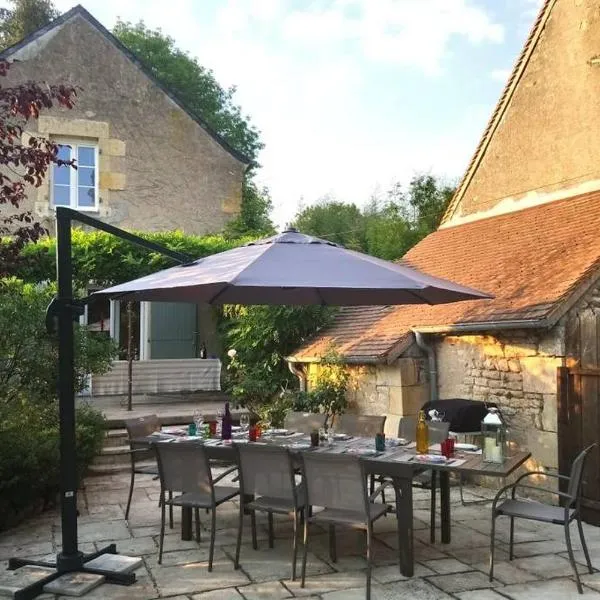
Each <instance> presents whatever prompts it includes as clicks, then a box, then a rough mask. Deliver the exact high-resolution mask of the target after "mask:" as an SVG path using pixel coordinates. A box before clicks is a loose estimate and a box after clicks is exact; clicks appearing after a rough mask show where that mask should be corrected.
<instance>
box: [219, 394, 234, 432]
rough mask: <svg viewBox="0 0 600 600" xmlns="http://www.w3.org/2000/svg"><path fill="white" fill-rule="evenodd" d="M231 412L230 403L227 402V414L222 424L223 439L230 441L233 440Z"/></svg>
mask: <svg viewBox="0 0 600 600" xmlns="http://www.w3.org/2000/svg"><path fill="white" fill-rule="evenodd" d="M231 425H232V418H231V410H230V409H229V402H225V414H224V415H223V420H222V422H221V439H224V440H230V439H231Z"/></svg>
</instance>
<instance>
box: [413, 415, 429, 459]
mask: <svg viewBox="0 0 600 600" xmlns="http://www.w3.org/2000/svg"><path fill="white" fill-rule="evenodd" d="M416 438H417V454H427V452H428V451H429V427H428V426H427V422H426V421H425V411H424V410H420V411H419V420H418V422H417V435H416Z"/></svg>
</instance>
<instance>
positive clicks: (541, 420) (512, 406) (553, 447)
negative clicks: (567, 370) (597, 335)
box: [436, 326, 564, 468]
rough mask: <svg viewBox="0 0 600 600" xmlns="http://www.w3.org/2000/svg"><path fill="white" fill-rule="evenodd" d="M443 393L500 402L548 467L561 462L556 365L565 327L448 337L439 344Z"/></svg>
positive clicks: (515, 433)
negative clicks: (559, 457)
mask: <svg viewBox="0 0 600 600" xmlns="http://www.w3.org/2000/svg"><path fill="white" fill-rule="evenodd" d="M436 352H437V356H438V370H439V380H438V384H439V396H440V398H470V399H473V400H485V401H489V402H495V403H496V404H497V405H498V406H499V407H500V408H501V410H502V413H503V415H505V417H506V419H507V421H508V424H509V427H510V430H511V432H510V437H511V439H512V440H513V441H515V442H516V443H517V444H518V445H520V446H523V447H526V448H528V449H529V450H530V451H531V452H532V454H533V456H534V457H535V458H536V460H537V461H538V462H539V463H540V465H543V466H544V467H553V468H555V467H557V466H558V454H557V450H558V440H557V429H558V426H557V416H556V410H557V396H556V392H557V389H556V369H557V367H559V366H561V365H562V363H563V357H564V331H563V329H562V327H560V326H558V327H555V328H554V329H553V330H551V331H550V332H549V333H547V334H539V333H534V332H529V331H515V332H504V333H502V334H493V335H492V334H490V335H472V336H467V335H463V336H448V337H445V338H443V339H442V340H441V341H439V342H438V343H437V344H436Z"/></svg>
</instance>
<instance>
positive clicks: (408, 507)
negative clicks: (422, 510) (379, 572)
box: [392, 477, 414, 577]
mask: <svg viewBox="0 0 600 600" xmlns="http://www.w3.org/2000/svg"><path fill="white" fill-rule="evenodd" d="M392 481H393V485H394V490H395V492H396V518H397V520H398V524H397V527H398V560H399V563H400V573H402V575H404V576H405V577H412V576H413V574H414V543H413V497H412V479H404V478H396V477H395V478H394V479H393V480H392Z"/></svg>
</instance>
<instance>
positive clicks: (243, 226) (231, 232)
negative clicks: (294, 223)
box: [225, 177, 275, 239]
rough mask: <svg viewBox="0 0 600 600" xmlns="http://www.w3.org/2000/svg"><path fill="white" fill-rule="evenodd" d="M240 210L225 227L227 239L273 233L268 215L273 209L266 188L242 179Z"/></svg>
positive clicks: (273, 228) (247, 179)
mask: <svg viewBox="0 0 600 600" xmlns="http://www.w3.org/2000/svg"><path fill="white" fill-rule="evenodd" d="M242 186H243V187H242V199H243V201H242V208H241V211H240V214H239V215H238V216H237V217H236V218H235V219H233V220H232V221H230V222H229V223H228V224H227V226H226V227H225V234H226V235H227V236H228V237H229V238H233V239H237V238H241V237H246V236H251V237H263V236H267V235H272V234H273V233H275V227H274V226H273V222H272V221H271V219H270V217H269V214H270V212H271V210H272V208H273V201H272V200H271V195H270V194H269V190H268V189H267V188H266V187H263V188H259V187H258V186H257V185H256V184H255V183H254V181H252V180H251V179H249V178H247V177H246V178H244V182H243V184H242Z"/></svg>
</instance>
